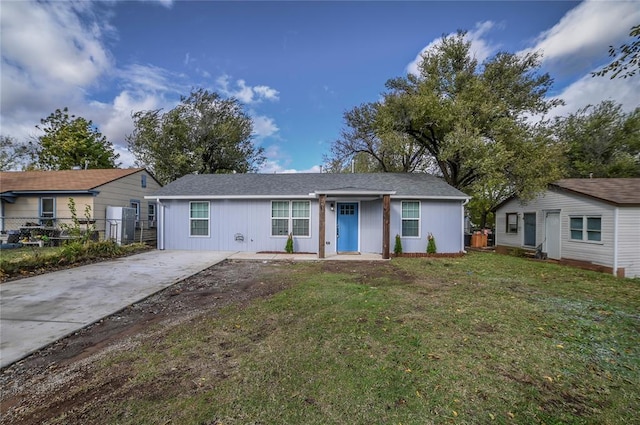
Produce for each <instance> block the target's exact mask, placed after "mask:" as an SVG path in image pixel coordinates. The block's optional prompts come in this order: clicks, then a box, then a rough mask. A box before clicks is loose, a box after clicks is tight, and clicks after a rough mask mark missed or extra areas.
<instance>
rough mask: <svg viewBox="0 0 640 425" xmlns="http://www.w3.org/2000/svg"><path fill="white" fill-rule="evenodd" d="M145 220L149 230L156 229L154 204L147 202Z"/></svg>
mask: <svg viewBox="0 0 640 425" xmlns="http://www.w3.org/2000/svg"><path fill="white" fill-rule="evenodd" d="M147 220H149V228H151V227H156V203H155V202H149V204H148V205H147Z"/></svg>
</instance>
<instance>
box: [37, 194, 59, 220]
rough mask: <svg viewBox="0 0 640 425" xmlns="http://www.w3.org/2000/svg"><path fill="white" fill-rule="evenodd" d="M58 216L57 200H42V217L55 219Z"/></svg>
mask: <svg viewBox="0 0 640 425" xmlns="http://www.w3.org/2000/svg"><path fill="white" fill-rule="evenodd" d="M55 216H56V201H55V198H40V217H42V218H54V217H55Z"/></svg>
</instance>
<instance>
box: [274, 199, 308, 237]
mask: <svg viewBox="0 0 640 425" xmlns="http://www.w3.org/2000/svg"><path fill="white" fill-rule="evenodd" d="M289 233H291V234H292V235H293V236H310V235H311V202H310V201H272V202H271V236H287V235H289Z"/></svg>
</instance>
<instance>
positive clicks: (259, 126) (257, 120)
mask: <svg viewBox="0 0 640 425" xmlns="http://www.w3.org/2000/svg"><path fill="white" fill-rule="evenodd" d="M251 120H252V121H253V135H254V136H256V137H257V138H258V139H264V138H265V137H270V136H273V135H274V134H276V133H277V132H278V131H279V130H280V129H279V128H278V126H277V125H276V122H275V120H274V119H273V118H269V117H266V116H264V115H252V116H251Z"/></svg>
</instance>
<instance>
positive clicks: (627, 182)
mask: <svg viewBox="0 0 640 425" xmlns="http://www.w3.org/2000/svg"><path fill="white" fill-rule="evenodd" d="M551 186H552V187H556V188H559V189H563V190H568V191H570V192H574V193H578V194H581V195H585V196H589V197H591V198H595V199H599V200H602V201H605V202H608V203H610V204H614V205H640V178H613V179H605V178H600V179H563V180H558V181H556V182H554V183H552V184H551Z"/></svg>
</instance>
